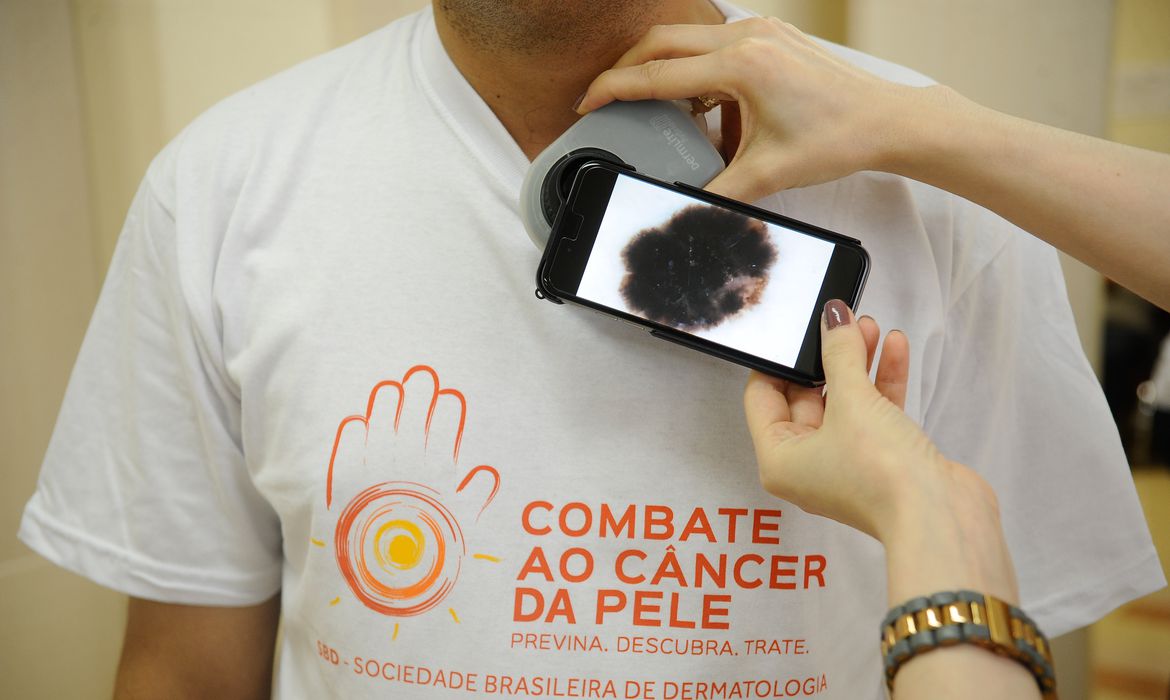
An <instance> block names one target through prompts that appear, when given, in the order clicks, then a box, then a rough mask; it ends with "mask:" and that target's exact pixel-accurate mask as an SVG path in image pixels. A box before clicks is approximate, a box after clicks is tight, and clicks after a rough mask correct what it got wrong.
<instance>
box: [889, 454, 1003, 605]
mask: <svg viewBox="0 0 1170 700" xmlns="http://www.w3.org/2000/svg"><path fill="white" fill-rule="evenodd" d="M878 539H880V540H881V542H882V544H883V545H884V546H885V549H886V564H887V577H888V584H889V585H888V591H889V599H890V603H891V604H896V603H899V602H902V601H905V600H907V599H910V598H913V597H916V596H920V595H930V594H931V593H934V592H935V591H941V590H958V589H973V590H979V591H982V592H985V593H990V594H991V595H994V596H996V597H997V598H1000V599H1002V600H1005V601H1007V602H1009V603H1011V604H1017V603H1018V601H1019V593H1018V590H1017V583H1016V578H1015V570H1014V568H1013V566H1012V561H1011V556H1010V554H1009V552H1008V549H1007V543H1006V541H1005V539H1004V535H1003V528H1002V526H1001V524H1000V516H999V504H998V500H997V499H996V497H995V492H994V491H993V490H992V489H991V486H990V485H989V484H987V482H986V481H984V480H983V479H982V477H980V476H979V475H978V474H976V473H975V472H974V471H972V470H971V469H969V468H967V467H965V466H964V465H962V464H958V463H956V462H949V461H946V460H942V459H939V460H936V461H934V462H932V463H929V464H926V465H922V466H919V467H917V468H912V469H909V470H908V473H907V478H906V480H905V485H904V488H903V490H902V492H901V496H900V497H899V501H898V507H897V512H896V513H895V514H894V515H893V516H892V517H891V518H890V521H889V522H888V523H885V525H884V527H882V528H881V529H880V531H879V532H878Z"/></svg>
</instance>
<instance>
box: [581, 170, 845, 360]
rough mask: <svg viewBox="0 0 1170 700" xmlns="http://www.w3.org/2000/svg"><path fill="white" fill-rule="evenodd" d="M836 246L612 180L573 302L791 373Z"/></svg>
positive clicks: (676, 195)
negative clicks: (722, 347) (705, 342)
mask: <svg viewBox="0 0 1170 700" xmlns="http://www.w3.org/2000/svg"><path fill="white" fill-rule="evenodd" d="M833 248H834V244H833V243H831V242H829V241H825V240H822V239H820V238H815V237H813V236H809V235H807V234H804V233H800V232H798V231H793V230H791V229H788V228H785V227H782V226H778V225H776V224H771V223H768V222H764V221H760V220H759V219H753V218H750V217H746V216H743V215H742V214H739V213H737V212H733V211H729V210H727V209H723V208H721V207H714V206H711V205H707V204H703V203H701V202H696V201H695V200H693V199H690V198H688V197H686V196H685V195H682V194H679V193H677V192H672V191H670V190H666V189H663V188H661V187H656V186H654V185H651V184H649V183H645V182H642V181H640V180H637V179H635V178H631V177H624V176H619V177H618V178H617V181H616V182H615V183H614V188H613V194H612V195H611V197H610V202H609V205H608V207H607V209H606V213H605V215H604V217H603V219H602V222H601V227H600V228H599V229H598V232H597V239H596V241H595V242H594V244H593V252H592V253H591V254H590V256H589V262H588V263H587V264H586V266H585V273H584V275H583V276H582V278H581V284H580V286H579V287H578V289H577V296H579V297H582V298H584V299H588V300H590V301H593V302H596V303H599V304H602V305H604V306H608V307H610V308H613V309H619V310H622V311H625V312H627V313H630V314H633V315H635V316H639V317H641V318H644V319H647V320H650V321H655V322H657V323H661V324H663V325H666V326H671V327H673V328H677V329H679V330H681V331H686V332H687V333H690V334H692V335H695V336H698V337H700V338H706V339H707V340H710V341H713V342H716V343H719V344H720V345H726V346H728V347H731V348H735V349H737V350H740V351H743V352H746V353H750V354H752V355H756V356H758V357H763V358H765V359H768V360H772V361H773V362H778V363H780V364H782V365H786V366H789V367H792V366H794V365H795V364H796V359H797V357H798V356H799V354H800V346H801V343H803V341H804V335H805V331H806V329H807V328H808V322H809V318H810V317H811V315H812V314H813V312H814V308H813V307H814V306H816V303H817V299H818V298H819V296H820V291H821V284H822V283H823V282H824V278H825V273H826V271H827V270H828V268H829V260H830V258H832V256H833Z"/></svg>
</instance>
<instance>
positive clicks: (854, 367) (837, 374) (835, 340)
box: [821, 299, 869, 387]
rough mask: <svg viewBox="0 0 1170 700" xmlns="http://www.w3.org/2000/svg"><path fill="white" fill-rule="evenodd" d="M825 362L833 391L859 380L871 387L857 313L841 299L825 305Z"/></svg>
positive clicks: (823, 322)
mask: <svg viewBox="0 0 1170 700" xmlns="http://www.w3.org/2000/svg"><path fill="white" fill-rule="evenodd" d="M821 359H822V362H823V364H824V367H825V382H826V383H827V384H828V385H829V386H830V387H833V386H842V385H847V384H851V383H853V382H856V381H858V380H860V381H861V382H864V383H866V384H868V383H869V373H868V372H866V369H865V364H866V348H865V338H864V337H863V336H862V335H861V328H860V327H858V325H857V323H856V319H855V318H854V316H853V312H852V311H850V310H849V307H848V306H846V304H845V302H843V301H841V300H840V299H833V300H832V301H830V302H829V303H827V304H825V311H824V315H823V316H822V317H821Z"/></svg>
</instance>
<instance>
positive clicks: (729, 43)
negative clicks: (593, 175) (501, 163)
mask: <svg viewBox="0 0 1170 700" xmlns="http://www.w3.org/2000/svg"><path fill="white" fill-rule="evenodd" d="M930 90H931V89H921V88H912V87H907V86H904V85H898V84H895V83H890V82H888V81H885V80H882V79H880V78H877V77H875V76H873V75H871V74H869V73H867V72H865V71H863V70H861V69H859V68H856V67H854V66H852V65H850V64H848V63H845V62H844V61H841V60H839V59H837V58H836V57H835V56H833V55H832V54H830V53H829V52H828V51H826V50H824V49H823V48H821V47H820V46H818V45H817V44H816V43H815V42H813V40H811V39H809V38H808V37H807V36H805V35H804V34H802V33H801V32H800V30H798V29H796V28H795V27H793V26H792V25H790V24H786V23H784V22H781V21H780V20H777V19H775V18H771V19H763V18H753V19H747V20H743V21H739V22H732V23H730V24H724V25H710V26H708V25H670V26H658V27H654V28H653V29H651V30H650V31H649V32H647V34H646V35H645V36H644V37H643V38H642V39H641V40H640V41H639V42H638V43H637V44H635V45H634V46H633V47H632V48H631V49H630V50H629V51H628V52H626V54H625V55H624V56H622V58H621V59H620V60H619V61H618V62H617V63H616V64H615V65H614V67H613V68H611V69H610V70H608V71H606V72H604V73H602V74H601V75H600V76H598V77H597V78H596V79H595V80H594V81H593V83H592V84H591V85H590V86H589V89H588V90H587V91H586V93H585V95H584V96H583V97H582V99H581V102H580V103H579V104H578V107H577V111H578V112H580V113H582V114H584V113H586V112H589V111H590V110H593V109H596V108H598V107H601V106H602V105H604V104H606V103H608V102H611V101H613V100H644V99H666V100H673V99H686V98H694V97H700V96H701V97H710V98H714V99H718V100H722V101H724V113H723V121H724V124H723V126H724V139H725V143H724V152H725V155H726V156H731V155H734V158H732V159H731V162H730V164H729V165H728V167H727V170H725V171H724V172H723V173H722V174H720V175H719V176H718V177H716V178H715V180H713V181H712V182H711V183H710V184H709V185H708V187H707V188H708V189H710V190H712V191H716V192H719V193H721V194H724V195H728V196H731V197H734V198H737V199H741V200H746V201H754V200H756V199H759V198H760V197H762V196H764V195H767V194H771V193H772V192H776V191H778V190H782V189H787V188H789V187H802V186H806V185H814V184H818V183H822V182H827V181H829V180H835V179H837V178H840V177H844V176H846V175H849V174H851V173H853V172H856V171H858V170H875V169H881V168H882V166H883V165H884V163H885V161H886V160H887V159H888V158H890V157H891V155H892V154H893V153H894V152H895V151H896V149H897V141H898V140H899V138H900V135H902V134H908V133H911V134H912V133H913V131H914V126H913V124H912V123H908V122H907V115H911V114H914V113H915V110H914V109H913V105H912V104H908V103H907V101H908V100H910V101H921V102H923V103H929V102H930V101H931V99H933V98H932V97H928V96H927V95H926V94H925V93H927V92H930ZM729 107H730V108H732V109H728V108H729ZM736 107H737V108H738V109H734V108H736ZM732 122H734V123H732ZM728 127H732V128H730V129H728ZM736 127H738V128H736ZM736 132H738V134H736ZM729 133H730V134H731V138H730V139H729V138H728V134H729ZM736 136H738V139H736ZM735 140H737V141H738V143H737V144H733V143H730V142H729V141H735Z"/></svg>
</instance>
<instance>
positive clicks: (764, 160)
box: [703, 144, 799, 202]
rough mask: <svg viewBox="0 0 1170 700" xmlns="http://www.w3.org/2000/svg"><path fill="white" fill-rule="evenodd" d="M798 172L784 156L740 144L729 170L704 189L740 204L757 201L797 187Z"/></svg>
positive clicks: (796, 166) (728, 166) (728, 167)
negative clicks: (766, 153)
mask: <svg viewBox="0 0 1170 700" xmlns="http://www.w3.org/2000/svg"><path fill="white" fill-rule="evenodd" d="M798 172H799V169H798V164H797V163H796V162H794V161H793V160H792V159H791V158H788V157H785V154H783V153H772V154H771V155H770V156H767V155H765V154H764V153H763V152H762V151H760V150H759V149H758V148H754V147H753V146H751V145H750V144H747V145H744V144H741V145H740V149H739V153H737V154H736V155H735V157H734V158H732V159H731V163H729V164H728V165H727V168H725V169H724V170H723V172H721V173H719V174H718V175H716V176H715V177H714V178H713V179H712V180H711V182H709V183H707V184H706V186H704V188H703V189H705V190H707V191H708V192H714V193H715V194H719V195H723V196H724V197H730V198H731V199H738V200H739V201H741V202H755V201H757V200H759V199H762V198H764V197H767V196H768V195H770V194H772V193H774V192H779V191H781V190H786V189H788V188H790V187H793V186H795V185H796V184H797V181H796V179H795V177H794V176H795V175H797V174H798Z"/></svg>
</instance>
